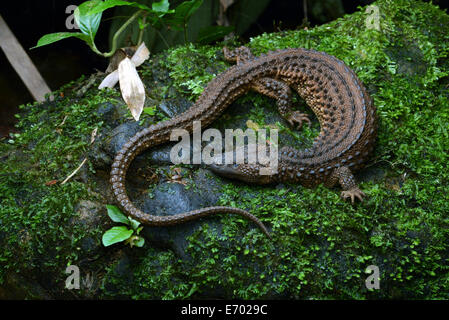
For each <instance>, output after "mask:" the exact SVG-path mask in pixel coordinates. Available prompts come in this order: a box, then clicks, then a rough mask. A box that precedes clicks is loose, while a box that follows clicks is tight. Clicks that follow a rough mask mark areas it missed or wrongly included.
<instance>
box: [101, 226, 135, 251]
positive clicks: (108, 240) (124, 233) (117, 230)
mask: <svg viewBox="0 0 449 320" xmlns="http://www.w3.org/2000/svg"><path fill="white" fill-rule="evenodd" d="M132 234H133V230H129V229H128V228H127V227H125V226H120V227H112V228H111V229H109V230H108V231H106V232H105V233H104V234H103V239H102V241H103V245H104V246H105V247H107V246H110V245H112V244H114V243H117V242H121V241H125V240H126V239H128V238H129V237H131V236H132Z"/></svg>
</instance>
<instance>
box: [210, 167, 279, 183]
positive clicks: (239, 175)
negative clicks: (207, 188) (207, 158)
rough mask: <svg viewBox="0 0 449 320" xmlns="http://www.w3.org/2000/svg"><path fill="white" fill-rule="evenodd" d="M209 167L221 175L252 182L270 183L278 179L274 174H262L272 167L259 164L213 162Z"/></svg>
mask: <svg viewBox="0 0 449 320" xmlns="http://www.w3.org/2000/svg"><path fill="white" fill-rule="evenodd" d="M208 168H209V169H210V170H211V171H212V172H214V173H216V174H218V175H219V176H222V177H225V178H229V179H236V180H240V181H244V182H247V183H251V184H269V183H272V182H275V181H276V175H274V174H261V173H267V171H269V170H270V169H269V168H267V167H264V166H261V165H259V164H222V165H220V164H211V165H209V166H208ZM261 169H262V170H261Z"/></svg>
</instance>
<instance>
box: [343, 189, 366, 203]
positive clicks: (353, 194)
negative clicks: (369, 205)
mask: <svg viewBox="0 0 449 320" xmlns="http://www.w3.org/2000/svg"><path fill="white" fill-rule="evenodd" d="M365 196H366V195H365V194H364V193H363V192H362V191H361V190H360V189H359V188H357V187H356V188H353V189H350V190H345V191H342V192H341V197H342V198H343V199H345V200H346V199H348V198H351V203H352V204H354V200H355V198H357V199H359V200H360V201H363V197H365Z"/></svg>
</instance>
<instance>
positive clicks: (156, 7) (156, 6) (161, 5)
mask: <svg viewBox="0 0 449 320" xmlns="http://www.w3.org/2000/svg"><path fill="white" fill-rule="evenodd" d="M169 7H170V3H169V2H168V0H161V1H159V2H154V3H153V4H152V5H151V8H152V9H153V11H155V12H162V13H167V12H169V10H168V9H169Z"/></svg>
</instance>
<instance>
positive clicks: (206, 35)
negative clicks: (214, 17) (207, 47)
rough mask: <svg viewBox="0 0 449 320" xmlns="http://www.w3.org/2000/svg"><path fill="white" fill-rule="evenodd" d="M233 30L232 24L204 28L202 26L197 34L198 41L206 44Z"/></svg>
mask: <svg viewBox="0 0 449 320" xmlns="http://www.w3.org/2000/svg"><path fill="white" fill-rule="evenodd" d="M233 30H234V27H233V26H229V27H225V26H209V27H206V28H202V29H201V30H200V32H199V34H198V42H200V43H204V44H206V43H210V42H212V41H216V40H219V39H221V38H223V37H224V36H226V35H228V34H229V33H231V32H232V31H233Z"/></svg>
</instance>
